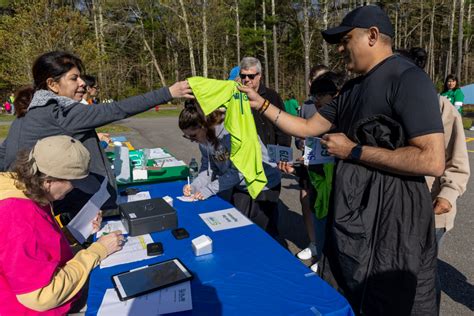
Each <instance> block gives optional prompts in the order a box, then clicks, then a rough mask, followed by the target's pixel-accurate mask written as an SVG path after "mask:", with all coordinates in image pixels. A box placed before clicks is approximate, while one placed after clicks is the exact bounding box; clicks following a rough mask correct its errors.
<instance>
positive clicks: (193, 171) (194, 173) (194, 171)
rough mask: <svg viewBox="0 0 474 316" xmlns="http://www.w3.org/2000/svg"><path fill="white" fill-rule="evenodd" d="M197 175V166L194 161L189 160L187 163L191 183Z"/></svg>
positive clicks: (192, 159)
mask: <svg viewBox="0 0 474 316" xmlns="http://www.w3.org/2000/svg"><path fill="white" fill-rule="evenodd" d="M198 173H199V166H198V163H197V161H196V159H194V158H191V162H190V163H189V178H190V180H191V182H192V181H193V180H194V179H196V178H197V176H198Z"/></svg>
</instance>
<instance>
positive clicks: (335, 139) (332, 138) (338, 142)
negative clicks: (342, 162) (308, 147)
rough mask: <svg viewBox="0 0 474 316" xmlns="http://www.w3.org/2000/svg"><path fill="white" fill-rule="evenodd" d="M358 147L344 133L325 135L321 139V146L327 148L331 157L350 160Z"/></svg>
mask: <svg viewBox="0 0 474 316" xmlns="http://www.w3.org/2000/svg"><path fill="white" fill-rule="evenodd" d="M356 145H357V144H356V143H354V142H353V141H351V140H350V139H349V138H348V137H347V136H346V135H345V134H344V133H335V134H325V135H323V137H322V139H321V146H323V148H324V147H326V149H327V151H328V153H329V154H330V155H331V156H335V157H337V158H340V159H348V158H349V156H350V154H351V150H352V148H354V146H356Z"/></svg>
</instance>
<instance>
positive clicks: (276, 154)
mask: <svg viewBox="0 0 474 316" xmlns="http://www.w3.org/2000/svg"><path fill="white" fill-rule="evenodd" d="M267 150H268V157H269V159H270V162H275V163H276V162H279V161H286V162H288V161H292V160H293V149H292V148H291V147H286V146H280V145H267Z"/></svg>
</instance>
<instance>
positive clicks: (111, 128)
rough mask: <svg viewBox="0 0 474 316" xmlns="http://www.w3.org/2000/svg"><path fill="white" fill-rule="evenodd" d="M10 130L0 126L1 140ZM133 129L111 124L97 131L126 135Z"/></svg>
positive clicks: (5, 126) (6, 126)
mask: <svg viewBox="0 0 474 316" xmlns="http://www.w3.org/2000/svg"><path fill="white" fill-rule="evenodd" d="M9 129H10V125H0V138H5V137H7V135H8V130H9ZM130 131H132V129H130V128H128V127H125V126H122V125H117V124H109V125H106V126H103V127H101V128H98V129H97V132H99V133H108V134H114V133H115V134H119V133H126V132H130Z"/></svg>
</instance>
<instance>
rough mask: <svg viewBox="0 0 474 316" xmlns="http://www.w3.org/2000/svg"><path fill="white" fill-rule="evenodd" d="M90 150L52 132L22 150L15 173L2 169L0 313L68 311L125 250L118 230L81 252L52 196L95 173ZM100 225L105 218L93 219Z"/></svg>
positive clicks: (62, 194)
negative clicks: (92, 277)
mask: <svg viewBox="0 0 474 316" xmlns="http://www.w3.org/2000/svg"><path fill="white" fill-rule="evenodd" d="M89 163H90V155H89V152H88V151H87V149H86V148H85V147H84V146H83V145H82V144H81V143H80V142H79V141H78V140H76V139H74V138H71V137H69V136H52V137H48V138H44V139H42V140H39V141H38V142H37V143H36V145H35V146H34V147H33V149H32V150H31V151H22V152H20V153H19V155H18V158H17V160H16V162H15V163H14V166H13V173H2V174H0V198H1V200H0V267H1V269H0V302H2V303H1V304H0V315H37V314H39V313H40V312H44V314H45V315H65V314H66V313H67V312H68V311H69V310H70V309H71V306H72V304H73V303H74V302H76V301H77V300H78V299H79V298H80V295H81V289H82V287H83V286H84V284H85V282H86V281H87V278H88V277H89V273H90V272H91V270H92V269H93V268H95V267H96V266H97V265H98V264H99V263H100V262H101V260H103V259H105V258H106V257H107V256H109V255H110V254H112V253H114V252H116V251H118V250H120V249H121V248H122V245H123V243H124V237H123V235H122V234H121V232H120V231H114V232H112V233H110V234H108V235H106V236H103V237H100V238H99V239H98V240H97V241H96V242H94V243H92V244H91V245H90V246H89V248H87V249H84V250H81V251H79V252H78V253H77V254H76V255H75V256H74V255H73V253H72V250H71V248H70V246H69V243H68V240H67V238H66V236H65V235H64V233H63V232H62V230H61V228H60V227H59V225H58V223H57V222H56V221H55V219H54V216H53V210H52V202H54V201H57V200H61V199H63V198H64V197H65V196H66V194H67V193H68V192H70V191H71V190H72V188H73V181H76V180H79V179H83V178H85V177H87V175H88V174H89ZM92 225H93V228H94V230H95V231H97V230H98V229H99V226H100V222H94V221H93V223H92Z"/></svg>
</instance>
